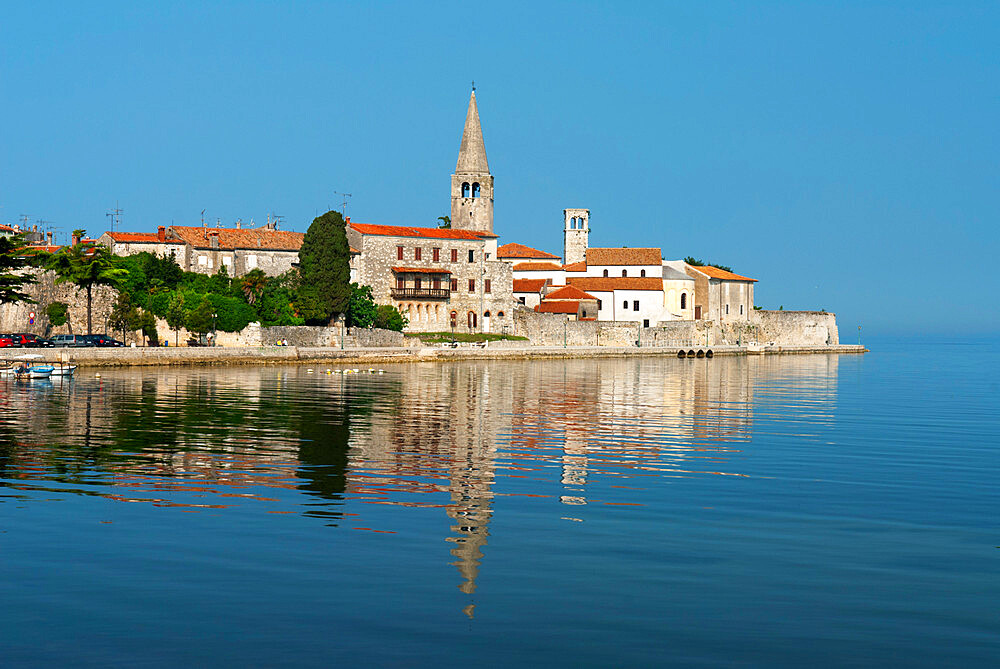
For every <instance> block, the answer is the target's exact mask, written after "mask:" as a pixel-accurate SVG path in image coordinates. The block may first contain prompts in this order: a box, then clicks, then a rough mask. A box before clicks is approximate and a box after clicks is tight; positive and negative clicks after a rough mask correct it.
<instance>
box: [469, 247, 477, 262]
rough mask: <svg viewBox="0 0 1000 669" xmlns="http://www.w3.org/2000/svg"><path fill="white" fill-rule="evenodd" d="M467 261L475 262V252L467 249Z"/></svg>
mask: <svg viewBox="0 0 1000 669" xmlns="http://www.w3.org/2000/svg"><path fill="white" fill-rule="evenodd" d="M469 262H476V252H475V251H473V250H472V249H469Z"/></svg>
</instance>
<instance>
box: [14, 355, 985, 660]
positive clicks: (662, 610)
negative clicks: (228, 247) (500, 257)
mask: <svg viewBox="0 0 1000 669" xmlns="http://www.w3.org/2000/svg"><path fill="white" fill-rule="evenodd" d="M997 343H998V342H980V343H977V344H961V343H947V342H945V343H934V344H913V343H893V342H885V343H883V344H881V345H880V347H879V348H877V350H876V351H875V352H873V353H871V354H868V355H866V356H824V355H814V356H788V357H764V358H717V359H715V360H694V361H691V360H684V361H682V360H676V359H664V360H582V361H568V362H565V361H550V362H509V363H507V362H490V363H457V364H441V365H428V364H415V365H406V366H392V367H383V369H384V373H382V374H379V373H374V374H370V373H367V371H363V373H359V374H351V375H346V376H345V375H342V374H327V373H325V370H326V366H320V367H317V368H315V371H314V373H312V374H310V373H308V370H307V368H305V367H287V368H282V367H267V368H216V369H190V370H187V369H185V370H177V369H163V370H143V371H102V373H101V378H96V377H95V375H94V373H93V371H90V372H87V373H81V374H80V376H79V377H78V378H77V379H75V380H74V381H72V382H65V383H59V382H53V383H36V382H32V383H30V384H26V383H20V384H17V383H14V382H3V381H0V406H2V411H0V551H2V553H0V555H2V563H0V564H2V569H0V602H2V609H0V623H2V624H0V664H2V665H3V666H93V667H106V666H128V667H135V666H177V665H188V666H289V665H298V666H336V665H341V666H344V665H353V666H360V665H370V666H401V667H416V666H442V664H443V663H449V664H451V663H459V662H462V663H465V662H470V663H476V664H478V665H485V666H498V665H499V666H503V665H508V666H509V665H528V666H573V667H577V666H662V665H680V666H706V667H717V666H802V665H818V666H873V665H882V666H886V665H892V666H935V667H938V666H956V667H958V666H962V667H968V666H991V665H992V666H996V665H997V664H998V663H1000V578H998V573H1000V486H998V483H1000V481H998V478H1000V477H998V462H1000V460H998V448H1000V418H998V411H997V407H998V400H1000V379H998V373H1000V354H998V353H997V346H996V344H997ZM333 369H336V368H333Z"/></svg>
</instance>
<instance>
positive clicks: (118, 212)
mask: <svg viewBox="0 0 1000 669" xmlns="http://www.w3.org/2000/svg"><path fill="white" fill-rule="evenodd" d="M122 213H123V210H122V209H121V207H119V206H118V200H115V208H114V209H112V210H111V211H109V212H108V213H106V214H105V216H108V217H110V218H111V232H114V231H115V226H116V225H121V222H122Z"/></svg>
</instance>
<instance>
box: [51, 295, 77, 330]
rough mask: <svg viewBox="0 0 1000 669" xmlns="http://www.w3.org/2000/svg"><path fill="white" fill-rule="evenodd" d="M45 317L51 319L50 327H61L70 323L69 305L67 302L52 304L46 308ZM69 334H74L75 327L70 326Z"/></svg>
mask: <svg viewBox="0 0 1000 669" xmlns="http://www.w3.org/2000/svg"><path fill="white" fill-rule="evenodd" d="M45 315H46V316H48V318H49V325H50V326H52V327H55V328H57V327H60V326H62V325H66V324H67V323H69V305H68V304H66V303H65V302H50V303H49V304H48V306H46V307H45ZM69 333H70V334H73V325H72V324H70V326H69Z"/></svg>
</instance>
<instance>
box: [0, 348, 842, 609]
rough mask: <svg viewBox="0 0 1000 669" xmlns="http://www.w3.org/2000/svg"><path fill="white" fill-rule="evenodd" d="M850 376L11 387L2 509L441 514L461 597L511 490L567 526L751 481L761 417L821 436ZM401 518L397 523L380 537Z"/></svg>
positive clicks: (423, 368) (474, 367) (194, 377)
mask: <svg viewBox="0 0 1000 669" xmlns="http://www.w3.org/2000/svg"><path fill="white" fill-rule="evenodd" d="M837 364H838V358H837V357H835V356H809V357H800V358H795V359H793V360H789V359H786V358H778V357H767V358H725V359H716V360H713V361H706V360H698V361H679V360H673V359H665V360H652V359H649V360H600V361H593V360H586V361H551V362H516V363H499V362H493V363H487V362H484V363H462V364H446V365H433V364H414V365H405V366H398V367H392V368H390V369H388V370H387V372H386V373H385V374H383V375H375V374H363V373H362V374H351V375H342V374H326V373H323V370H317V373H309V372H308V370H306V369H304V368H298V367H296V368H248V369H241V368H220V369H209V370H204V369H199V370H183V369H160V370H152V371H119V372H103V373H102V377H101V378H96V377H95V376H93V375H91V374H81V376H80V378H78V379H76V380H74V381H72V382H69V381H64V382H56V383H47V384H35V383H32V384H22V383H14V382H6V383H3V382H0V404H2V406H3V408H4V411H3V412H2V416H0V479H2V480H0V503H2V502H8V501H11V500H14V499H17V500H21V501H22V502H23V501H25V500H27V501H30V502H34V503H39V502H41V501H48V500H50V499H52V497H51V493H56V494H61V495H71V496H72V495H98V496H101V497H104V498H107V499H112V500H118V501H121V502H130V503H138V504H146V505H151V506H165V507H181V508H183V509H185V510H195V511H197V510H204V509H213V510H226V509H233V508H240V509H244V510H245V509H248V508H250V510H251V511H253V510H254V509H259V510H260V511H263V512H266V513H278V514H287V513H292V514H300V515H303V516H306V517H310V518H315V519H318V520H320V521H322V522H323V523H325V524H327V525H329V526H331V527H339V528H349V529H357V530H362V531H376V532H396V531H400V530H401V529H403V528H405V526H406V517H405V516H398V515H396V516H388V517H387V516H385V515H379V514H366V513H365V511H364V507H363V506H362V505H366V504H377V505H388V506H391V507H417V508H421V509H441V510H443V512H444V514H445V516H446V517H447V518H448V523H447V529H445V528H444V527H442V531H441V534H442V535H445V540H446V541H447V542H450V544H452V545H451V547H450V553H451V556H452V558H453V561H452V564H453V565H454V567H455V568H456V569H457V571H458V577H459V580H458V583H457V586H458V588H459V589H460V590H461V591H462V592H463V593H465V594H467V595H473V593H475V591H476V583H477V578H478V576H479V573H480V570H481V569H482V568H483V565H484V560H485V556H486V548H487V544H488V541H489V537H490V522H491V520H492V518H493V516H494V514H495V513H496V512H497V508H496V507H497V504H498V502H497V498H498V497H507V496H518V497H537V498H539V499H540V500H542V501H544V500H551V501H552V503H554V504H557V505H558V506H559V507H561V510H560V511H559V512H558V516H559V517H560V518H565V519H567V520H577V521H579V520H582V519H581V518H580V517H579V516H580V511H581V510H580V509H579V507H583V506H586V505H593V504H602V505H636V506H638V505H641V504H642V503H643V502H642V495H641V494H638V493H636V492H634V491H635V490H637V489H641V488H642V486H644V485H648V484H649V482H650V479H652V478H669V477H690V476H708V475H728V476H742V475H744V473H743V472H741V471H740V465H739V463H740V459H739V458H737V457H735V456H737V455H743V451H744V449H745V447H746V445H747V444H748V443H750V442H751V440H752V436H753V426H754V416H755V414H757V415H758V416H760V415H766V414H767V413H768V412H771V411H778V410H779V409H780V411H781V412H782V414H783V415H784V416H785V419H784V424H788V425H793V426H795V425H796V423H795V421H794V420H789V419H788V415H789V411H792V414H793V415H794V413H795V412H796V411H797V412H799V414H800V415H801V417H802V420H801V421H800V422H799V423H798V427H797V428H795V429H802V430H813V431H816V430H817V429H820V428H821V427H822V425H823V424H824V421H829V420H832V415H833V413H832V412H833V410H834V406H833V402H834V399H835V393H836V375H837ZM807 426H808V427H807ZM804 436H806V437H808V436H809V434H808V433H807V434H805V435H804ZM595 484H597V485H596V487H595ZM594 489H596V490H598V492H591V490H594ZM39 492H44V493H46V495H39V494H38V493H39ZM249 505H258V506H257V507H252V506H249ZM501 508H502V507H501ZM574 508H576V509H574ZM223 513H224V511H223ZM401 513H408V512H401ZM367 516H371V517H372V518H374V517H378V518H381V519H382V520H381V521H375V520H371V519H370V518H368V517H367ZM386 518H388V519H389V521H388V522H395V523H396V525H395V526H376V525H377V523H378V522H382V523H385V522H387V521H386V520H385V519H386ZM472 610H473V604H471V603H470V604H469V606H467V607H466V609H465V611H466V613H467V614H468V615H470V616H471V615H472Z"/></svg>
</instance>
